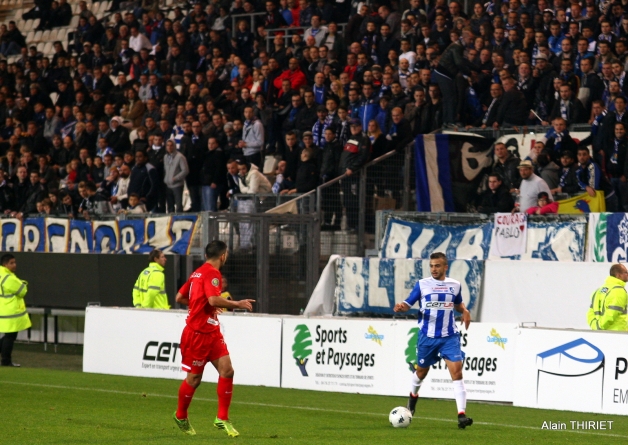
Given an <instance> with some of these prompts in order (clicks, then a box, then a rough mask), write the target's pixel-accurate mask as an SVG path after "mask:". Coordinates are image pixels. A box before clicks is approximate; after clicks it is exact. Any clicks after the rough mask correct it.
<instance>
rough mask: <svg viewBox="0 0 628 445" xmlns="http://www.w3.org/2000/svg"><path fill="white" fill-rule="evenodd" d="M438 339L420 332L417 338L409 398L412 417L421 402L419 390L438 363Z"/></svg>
mask: <svg viewBox="0 0 628 445" xmlns="http://www.w3.org/2000/svg"><path fill="white" fill-rule="evenodd" d="M436 340H437V339H434V338H430V337H427V336H426V335H423V334H422V333H421V332H419V335H418V338H417V348H416V350H417V357H416V360H417V361H416V362H417V365H416V368H415V372H413V373H412V379H411V383H410V385H411V386H410V395H409V396H408V404H407V408H408V409H409V410H410V412H411V413H412V415H414V411H415V410H416V404H417V402H418V400H419V389H420V388H421V385H422V384H423V380H425V377H427V373H428V372H429V371H430V366H432V365H433V364H434V363H436V362H438V360H439V359H440V358H439V357H438V342H437V341H436Z"/></svg>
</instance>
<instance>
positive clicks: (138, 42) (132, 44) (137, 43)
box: [129, 33, 153, 53]
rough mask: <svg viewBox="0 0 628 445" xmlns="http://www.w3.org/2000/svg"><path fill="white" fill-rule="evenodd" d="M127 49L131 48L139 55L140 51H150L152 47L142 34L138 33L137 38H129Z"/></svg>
mask: <svg viewBox="0 0 628 445" xmlns="http://www.w3.org/2000/svg"><path fill="white" fill-rule="evenodd" d="M129 48H131V49H132V50H133V51H135V52H136V53H139V52H140V50H141V49H147V50H149V51H150V50H152V49H153V45H151V43H150V40H148V37H146V36H145V35H144V34H142V33H139V34H138V35H137V37H133V36H131V37H130V38H129Z"/></svg>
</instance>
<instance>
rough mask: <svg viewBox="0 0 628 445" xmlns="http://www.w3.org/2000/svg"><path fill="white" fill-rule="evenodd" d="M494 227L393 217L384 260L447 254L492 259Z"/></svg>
mask: <svg viewBox="0 0 628 445" xmlns="http://www.w3.org/2000/svg"><path fill="white" fill-rule="evenodd" d="M491 230H492V227H491V224H490V223H484V224H469V225H443V224H426V223H414V222H408V221H402V220H400V219H396V218H390V219H389V220H388V224H387V226H386V231H385V233H384V239H383V241H382V250H381V256H382V257H383V258H429V257H430V254H431V253H433V252H444V253H445V254H446V255H447V258H449V259H452V260H453V259H479V260H485V259H487V258H488V254H489V246H490V242H491Z"/></svg>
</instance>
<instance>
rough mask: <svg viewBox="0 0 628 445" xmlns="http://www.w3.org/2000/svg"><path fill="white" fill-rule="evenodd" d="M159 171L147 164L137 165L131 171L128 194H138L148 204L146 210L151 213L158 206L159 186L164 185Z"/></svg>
mask: <svg viewBox="0 0 628 445" xmlns="http://www.w3.org/2000/svg"><path fill="white" fill-rule="evenodd" d="M162 182H163V181H162V178H160V177H159V173H157V169H156V168H155V167H154V166H153V165H151V164H149V163H146V164H144V165H138V164H136V165H135V166H134V167H133V170H131V178H130V180H129V189H128V194H129V195H130V194H131V193H137V194H138V196H139V197H140V199H141V200H142V201H143V202H144V203H146V210H148V211H150V210H152V209H153V208H155V206H156V205H157V198H158V195H159V185H160V184H161V183H162Z"/></svg>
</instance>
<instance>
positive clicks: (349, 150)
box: [340, 133, 371, 174]
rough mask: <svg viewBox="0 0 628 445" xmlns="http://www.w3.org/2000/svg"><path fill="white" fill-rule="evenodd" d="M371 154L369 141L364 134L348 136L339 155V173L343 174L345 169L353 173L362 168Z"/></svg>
mask: <svg viewBox="0 0 628 445" xmlns="http://www.w3.org/2000/svg"><path fill="white" fill-rule="evenodd" d="M370 152H371V141H370V140H369V138H368V136H366V135H365V134H363V133H362V134H358V135H353V134H350V135H349V138H348V139H347V143H346V144H345V146H344V148H343V150H342V154H341V155H340V173H341V174H344V173H345V171H346V170H347V169H349V170H351V171H352V172H354V173H357V171H358V170H359V169H360V167H362V166H363V165H364V164H365V163H366V161H367V160H368V157H369V153H370Z"/></svg>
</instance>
